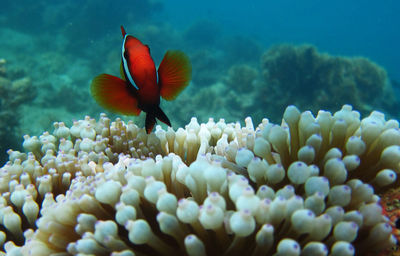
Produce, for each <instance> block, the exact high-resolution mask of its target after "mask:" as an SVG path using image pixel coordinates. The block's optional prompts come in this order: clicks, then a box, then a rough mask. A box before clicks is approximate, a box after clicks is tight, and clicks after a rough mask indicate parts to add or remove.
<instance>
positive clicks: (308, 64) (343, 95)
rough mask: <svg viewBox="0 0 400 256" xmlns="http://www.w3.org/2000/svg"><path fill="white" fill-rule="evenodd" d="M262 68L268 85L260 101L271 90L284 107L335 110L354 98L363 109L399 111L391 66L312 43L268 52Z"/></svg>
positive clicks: (366, 110)
mask: <svg viewBox="0 0 400 256" xmlns="http://www.w3.org/2000/svg"><path fill="white" fill-rule="evenodd" d="M261 69H262V72H263V77H264V79H265V84H264V85H263V86H262V87H261V88H259V89H260V90H261V93H260V94H259V96H260V97H259V98H257V99H256V101H263V100H264V99H263V98H262V97H265V95H270V96H269V97H272V98H274V99H276V101H275V103H276V104H275V106H277V107H279V108H281V109H284V107H285V106H286V105H288V104H296V105H298V106H300V107H302V108H307V109H311V110H313V111H317V110H318V109H321V108H322V109H328V110H331V109H333V108H337V107H338V106H340V105H342V104H343V103H349V104H352V105H353V106H355V107H356V108H357V109H359V110H360V111H361V112H362V113H363V114H366V113H368V112H370V111H372V110H373V109H381V110H385V112H389V113H392V114H396V109H397V108H398V107H399V100H398V99H396V97H395V96H394V94H393V89H392V87H391V84H390V81H389V79H388V77H387V74H386V71H385V70H384V69H383V68H382V67H380V66H378V65H377V64H376V63H374V62H372V61H370V60H368V59H366V58H362V57H353V58H349V57H340V56H332V55H328V54H325V53H319V52H318V51H317V49H316V47H314V46H311V45H302V46H293V45H277V46H274V47H271V48H270V49H269V50H268V51H267V52H265V53H264V55H263V56H262V58H261ZM300 95H301V96H300Z"/></svg>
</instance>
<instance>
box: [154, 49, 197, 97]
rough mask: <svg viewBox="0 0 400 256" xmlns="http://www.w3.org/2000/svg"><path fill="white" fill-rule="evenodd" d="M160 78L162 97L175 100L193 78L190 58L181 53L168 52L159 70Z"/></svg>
mask: <svg viewBox="0 0 400 256" xmlns="http://www.w3.org/2000/svg"><path fill="white" fill-rule="evenodd" d="M158 78H159V80H158V85H159V86H160V95H161V97H163V98H164V99H166V100H173V99H175V98H176V96H178V94H179V93H180V92H181V91H182V90H183V89H185V87H186V86H187V85H188V84H189V82H190V79H191V78H192V65H191V64H190V60H189V57H188V56H187V55H186V54H185V53H183V52H181V51H167V53H166V54H165V55H164V58H163V60H162V61H161V64H160V66H159V68H158Z"/></svg>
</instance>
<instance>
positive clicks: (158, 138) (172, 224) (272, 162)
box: [0, 105, 400, 255]
mask: <svg viewBox="0 0 400 256" xmlns="http://www.w3.org/2000/svg"><path fill="white" fill-rule="evenodd" d="M24 139H25V141H24V144H23V145H24V148H25V149H26V150H27V151H28V154H25V153H19V152H16V151H10V152H9V153H10V159H9V160H10V161H9V162H8V164H7V165H5V166H3V167H2V168H1V170H0V175H1V177H0V181H1V184H0V189H1V192H2V196H1V199H0V200H1V201H0V206H1V207H0V208H1V210H0V213H1V214H2V215H1V216H2V219H1V220H2V222H1V225H2V230H3V231H2V232H0V236H1V237H2V241H4V242H5V244H4V248H5V250H6V252H7V253H9V254H12V253H24V254H28V253H31V254H35V255H44V254H50V253H63V252H68V253H69V254H78V253H84V254H96V255H102V254H107V255H108V254H111V253H113V255H121V254H123V255H134V254H133V252H136V253H138V254H144V255H172V254H173V253H175V254H176V253H177V252H179V254H187V255H206V254H221V253H227V254H230V253H239V254H240V253H244V252H245V251H246V252H247V253H249V252H250V253H253V254H255V255H259V254H262V253H270V254H273V253H277V254H278V255H300V253H302V254H306V255H311V254H314V253H316V254H318V255H328V253H330V255H354V254H358V255H365V253H367V252H371V251H372V252H374V253H376V252H378V251H380V250H382V249H385V248H390V246H392V245H393V244H394V243H395V240H394V239H395V238H394V236H392V235H391V231H392V228H391V226H390V225H389V220H388V218H387V217H385V216H384V215H383V213H382V207H381V205H380V204H379V201H380V198H379V196H378V194H377V193H382V192H384V191H387V190H388V189H389V188H391V187H393V186H398V185H399V180H398V179H397V173H398V172H399V171H400V170H399V163H400V133H399V123H398V121H396V120H388V121H386V120H385V118H384V115H383V114H382V113H379V112H376V111H375V112H372V113H371V114H370V116H368V117H366V118H364V119H362V120H361V119H360V113H359V112H357V111H354V110H352V108H351V106H349V105H345V106H343V108H342V109H341V110H340V111H338V112H336V113H335V114H333V115H332V114H331V113H330V112H326V111H319V113H318V115H317V116H316V117H314V116H313V115H312V114H311V112H309V111H306V112H303V113H300V111H299V110H298V109H297V108H296V107H294V106H289V107H288V108H287V109H286V111H285V113H284V116H283V121H282V125H275V124H273V123H270V122H269V121H268V120H267V119H264V120H263V121H262V122H261V123H260V124H259V125H258V126H257V127H254V125H253V123H252V120H251V118H246V120H245V126H241V125H240V124H239V123H236V124H235V123H225V121H224V120H220V121H218V122H214V120H213V119H210V120H209V121H208V122H207V123H202V124H199V123H198V122H197V120H196V118H192V120H191V122H190V123H189V124H188V125H187V126H186V127H185V129H183V128H179V129H178V130H176V131H174V130H172V129H171V128H168V130H163V129H161V127H159V126H158V127H157V129H156V131H155V133H153V134H150V135H147V134H146V133H145V131H144V129H140V128H138V127H137V126H136V125H135V124H133V123H132V122H130V123H124V122H123V121H121V120H120V119H116V120H115V122H112V123H111V122H110V119H109V118H107V117H106V116H105V115H101V117H100V119H99V121H96V120H94V119H91V118H89V117H86V118H85V120H80V121H77V122H75V123H74V125H73V126H72V127H70V128H68V127H66V126H65V125H64V124H63V123H55V129H54V132H53V134H49V133H48V132H45V133H43V135H42V136H40V137H39V138H37V137H30V136H28V135H26V136H25V138H24ZM21 245H22V247H19V246H21Z"/></svg>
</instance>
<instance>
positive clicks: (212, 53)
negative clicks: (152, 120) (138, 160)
mask: <svg viewBox="0 0 400 256" xmlns="http://www.w3.org/2000/svg"><path fill="white" fill-rule="evenodd" d="M399 11H400V3H399V2H398V1H394V0H387V1H384V2H383V3H382V2H376V1H344V0H339V1H334V2H321V1H316V0H312V1H294V0H293V1H288V0H287V1H261V0H252V1H246V2H243V1H227V0H214V1H211V0H206V1H201V2H194V1H183V0H179V1H178V0H168V1H157V0H134V1H122V0H113V1H94V0H88V1H42V0H38V1H35V2H34V3H32V1H26V0H25V1H11V0H3V1H2V8H1V9H0V38H1V40H0V165H1V166H2V165H3V164H4V163H5V161H6V160H7V157H8V156H7V154H6V151H7V149H9V148H13V149H15V150H18V149H21V143H22V136H23V135H24V134H30V135H40V133H41V131H43V130H51V127H52V125H53V122H55V121H64V122H65V123H67V124H68V125H71V123H70V122H71V121H70V120H78V119H82V118H83V117H84V116H85V115H90V116H92V117H98V115H99V113H101V112H107V111H106V110H104V109H102V108H101V107H99V106H98V105H97V104H96V103H95V102H94V100H93V99H92V97H91V96H90V93H89V85H90V82H91V79H92V78H93V77H95V76H96V75H98V74H100V73H109V74H113V75H119V65H120V61H121V60H120V58H121V56H120V51H121V43H122V36H121V31H120V25H124V26H125V29H126V30H127V32H128V33H129V34H132V35H134V36H135V37H137V38H139V39H140V40H141V41H142V42H143V43H144V44H148V45H149V47H150V49H151V53H152V56H153V58H154V60H155V63H156V65H158V64H159V63H160V61H161V59H162V57H163V55H164V53H165V51H166V50H168V49H179V50H183V51H184V52H186V53H187V54H188V55H189V57H190V59H191V62H192V66H193V77H192V83H191V84H190V85H189V86H188V88H186V89H185V91H183V92H182V94H181V95H180V96H179V97H178V98H177V99H176V100H175V101H173V102H168V104H164V102H163V103H162V107H163V109H164V111H165V112H166V114H167V115H168V116H169V118H170V120H171V122H172V126H173V127H174V128H175V129H176V128H177V127H180V126H184V125H185V124H187V123H188V122H189V121H190V118H191V117H192V116H196V117H197V118H198V119H199V121H201V122H205V121H207V119H208V118H209V117H214V119H216V120H218V119H219V118H224V119H225V120H226V121H227V122H235V121H239V120H243V119H244V118H245V117H246V116H251V117H252V118H253V120H254V122H255V123H258V122H260V121H261V119H262V118H263V117H268V118H270V119H271V120H272V121H274V122H279V121H280V120H279V118H280V117H281V116H282V113H283V111H284V109H285V108H286V106H287V105H290V104H294V105H296V106H297V107H299V108H300V109H301V110H311V111H313V113H314V114H316V111H317V110H319V109H325V110H330V111H336V110H338V109H339V108H340V106H342V105H343V104H351V105H353V106H354V108H355V109H357V110H359V111H360V112H361V113H362V114H363V115H365V114H367V113H369V112H370V111H372V110H379V111H382V112H384V113H385V115H387V117H388V118H396V119H399V111H398V109H399V106H400V100H399V96H400V82H399V81H400V68H399V66H400V65H399V59H400V51H399V49H398V46H399V45H400V34H399V33H398V28H399V27H400V18H399V16H398V13H399ZM107 114H109V115H110V116H111V118H113V117H114V116H115V115H114V116H113V115H112V114H111V113H107ZM123 119H127V120H128V119H133V120H135V122H136V123H138V124H140V126H142V125H143V123H144V117H143V115H141V116H139V117H123Z"/></svg>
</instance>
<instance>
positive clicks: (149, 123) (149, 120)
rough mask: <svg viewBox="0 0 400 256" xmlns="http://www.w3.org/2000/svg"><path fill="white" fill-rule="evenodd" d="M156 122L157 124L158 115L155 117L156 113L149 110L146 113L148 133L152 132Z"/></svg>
mask: <svg viewBox="0 0 400 256" xmlns="http://www.w3.org/2000/svg"><path fill="white" fill-rule="evenodd" d="M155 124H156V117H155V115H154V113H152V112H148V113H147V114H146V123H145V127H146V133H147V134H149V133H151V131H152V130H153V128H154V125H155Z"/></svg>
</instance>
